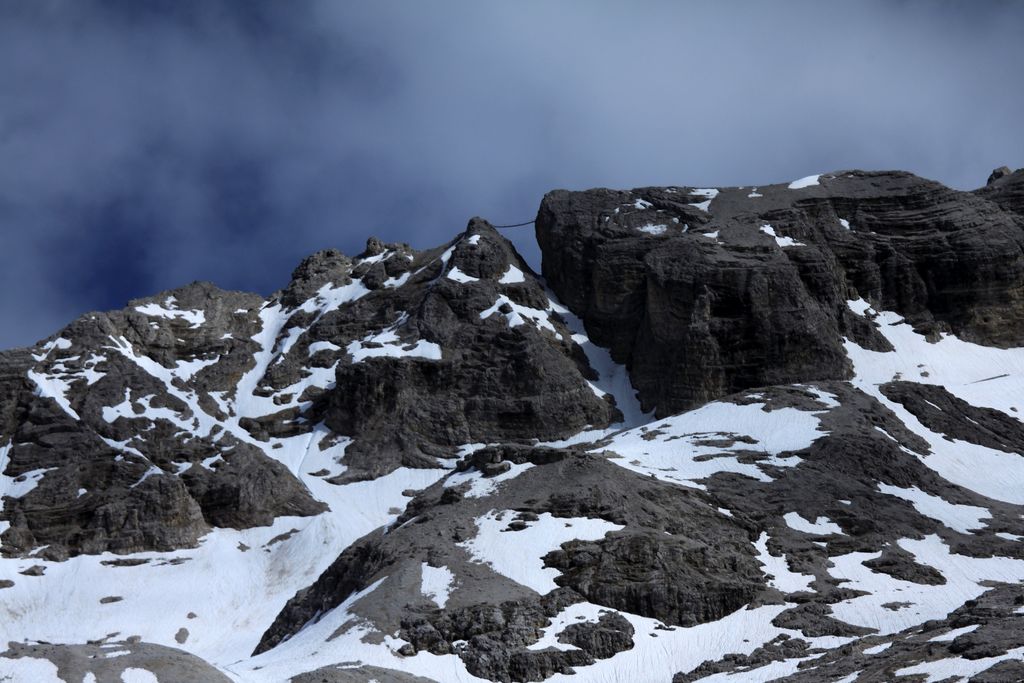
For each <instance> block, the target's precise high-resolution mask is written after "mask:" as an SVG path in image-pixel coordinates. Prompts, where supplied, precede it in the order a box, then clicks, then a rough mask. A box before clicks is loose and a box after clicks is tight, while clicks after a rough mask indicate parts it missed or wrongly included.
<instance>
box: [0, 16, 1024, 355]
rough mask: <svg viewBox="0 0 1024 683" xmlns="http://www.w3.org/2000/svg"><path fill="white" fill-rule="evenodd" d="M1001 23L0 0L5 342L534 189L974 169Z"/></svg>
mask: <svg viewBox="0 0 1024 683" xmlns="http://www.w3.org/2000/svg"><path fill="white" fill-rule="evenodd" d="M1022 29H1024V6H1022V5H1021V4H1020V3H1012V2H1005V3H1002V2H990V3H970V4H967V3H955V2H948V3H943V2H885V3H883V2H859V3H846V4H845V5H840V4H838V3H820V2H787V3H761V2H730V1H728V0H726V1H718V2H707V3H674V2H632V3H610V2H583V1H577V2H572V1H568V0H565V1H562V2H541V1H539V0H538V1H527V2H516V3H501V2H468V1H467V2H432V3H413V2H394V1H391V0H385V1H379V0H378V1H377V2H374V3H345V2H337V1H334V0H320V1H317V0H308V1H305V2H292V3H272V2H263V3H260V2H253V3H228V2H214V1H212V0H210V1H198V0H197V1H194V2H185V1H182V0H175V1H170V0H167V1H151V2H144V3H140V2H134V1H132V0H124V1H122V2H85V1H82V0H59V1H58V0H49V1H46V0H42V1H40V2H34V3H16V2H7V1H3V0H0V60H2V64H3V65H4V66H3V67H2V68H0V230H2V234H3V242H2V245H3V249H2V254H3V268H2V271H0V321H2V322H0V346H10V345H16V344H25V343H30V342H32V341H34V340H35V339H36V338H39V337H42V336H45V335H47V334H49V333H51V332H52V331H54V330H56V329H57V328H58V327H59V326H60V325H61V324H63V323H65V322H67V321H68V320H69V319H70V318H72V317H73V316H75V315H77V314H79V313H81V312H83V311H85V310H88V309H96V308H108V307H115V306H120V305H122V304H123V303H124V301H125V300H126V299H128V298H130V297H132V296H142V295H145V294H149V293H152V292H154V291H157V290H159V289H164V288H168V287H172V286H176V285H179V284H182V283H185V282H187V281H190V280H193V279H207V280H212V281H214V282H216V283H218V284H220V285H221V286H225V287H233V288H244V289H254V290H257V291H262V292H269V291H271V290H273V289H275V288H277V287H279V286H281V285H283V284H284V283H285V282H286V280H287V276H288V273H289V271H290V269H291V267H292V266H294V265H295V263H297V261H298V260H299V259H300V258H301V257H302V256H303V255H304V254H306V253H308V252H311V251H314V250H316V249H320V248H324V247H328V246H336V247H339V248H342V249H343V250H345V251H346V252H348V253H354V252H358V251H359V250H360V249H361V246H362V243H363V242H364V240H365V238H366V237H367V236H368V235H370V234H377V235H380V236H381V237H383V238H385V239H388V240H402V241H408V242H411V243H412V244H414V245H415V246H419V247H425V246H431V245H433V244H436V243H440V242H442V241H444V240H446V239H448V238H449V237H450V236H451V235H452V234H454V233H455V232H456V231H457V230H459V229H460V228H461V227H462V226H463V225H464V223H465V221H466V219H467V218H468V217H469V216H472V215H474V214H480V215H484V216H486V217H488V218H491V219H492V220H494V221H496V222H517V221H519V220H524V219H528V218H530V217H531V216H532V215H533V213H534V212H535V210H536V206H537V203H538V201H539V200H540V197H541V195H542V194H543V193H544V192H545V191H546V190H549V189H552V188H555V187H570V188H583V187H591V186H600V185H604V186H613V187H635V186H641V185H648V184H700V185H742V184H754V183H767V182H773V181H782V180H787V179H791V178H795V177H800V176H803V175H807V174H809V173H814V172H818V171H824V170H834V169H839V168H853V167H859V168H906V169H908V170H912V171H914V172H917V173H919V174H921V175H925V176H928V177H932V178H936V179H938V180H941V181H943V182H945V183H947V184H950V185H952V186H954V187H960V188H965V189H967V188H972V187H976V186H978V185H980V184H981V183H982V182H983V181H984V179H985V177H986V176H987V173H988V171H989V170H990V169H991V168H992V167H994V166H998V165H1002V164H1009V165H1011V166H1012V165H1021V164H1024V131H1022V129H1021V126H1020V124H1019V113H1020V112H1021V111H1022V110H1024V88H1022V87H1021V85H1022V84H1021V77H1020V74H1021V73H1024V46H1022V45H1021V41H1020V40H1019V37H1020V35H1021V34H1022ZM516 241H517V243H518V244H519V245H520V246H521V247H522V248H523V249H524V251H526V252H528V253H529V254H530V256H531V257H533V258H535V257H536V251H535V248H533V247H532V246H531V243H532V237H531V235H530V234H529V232H528V231H522V232H520V233H516Z"/></svg>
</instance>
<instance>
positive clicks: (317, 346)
mask: <svg viewBox="0 0 1024 683" xmlns="http://www.w3.org/2000/svg"><path fill="white" fill-rule="evenodd" d="M321 351H341V347H340V346H338V345H337V344H332V343H331V342H329V341H317V342H313V343H312V344H310V345H309V355H311V356H312V355H313V354H315V353H320V352H321Z"/></svg>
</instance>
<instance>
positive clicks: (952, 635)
mask: <svg viewBox="0 0 1024 683" xmlns="http://www.w3.org/2000/svg"><path fill="white" fill-rule="evenodd" d="M979 626H981V624H971V625H970V626H962V627H960V628H955V629H953V630H952V631H947V632H946V633H943V634H942V635H941V636H935V637H934V638H932V639H931V640H929V641H928V642H929V643H948V642H950V641H953V640H956V639H957V638H959V637H960V636H962V635H964V634H965V633H970V632H971V631H976V630H977V629H978V627H979Z"/></svg>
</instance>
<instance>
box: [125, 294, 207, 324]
mask: <svg viewBox="0 0 1024 683" xmlns="http://www.w3.org/2000/svg"><path fill="white" fill-rule="evenodd" d="M176 303H177V300H176V299H175V298H174V297H173V296H169V297H167V299H165V300H164V305H163V306H161V305H160V304H157V303H148V304H145V305H144V306H136V307H135V310H136V311H138V312H139V313H142V314H143V315H148V316H149V317H151V318H166V319H168V320H184V321H185V322H187V323H189V327H191V328H192V329H195V328H197V327H200V326H201V325H202V324H203V323H205V322H206V314H205V313H204V312H203V311H183V310H179V309H178V308H177V307H176V306H175V304H176Z"/></svg>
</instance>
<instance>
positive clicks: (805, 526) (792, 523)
mask: <svg viewBox="0 0 1024 683" xmlns="http://www.w3.org/2000/svg"><path fill="white" fill-rule="evenodd" d="M783 519H785V520H786V525H787V526H788V527H789V528H790V529H795V530H796V531H800V532H803V533H805V534H813V535H815V536H827V535H829V534H841V533H843V530H842V528H841V527H840V526H839V525H838V524H835V523H834V522H832V520H830V519H829V518H828V517H818V518H817V519H816V520H814V521H813V522H808V521H807V520H806V519H804V518H803V517H802V516H801V515H799V514H797V513H796V512H787V513H786V514H785V515H784V516H783Z"/></svg>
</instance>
